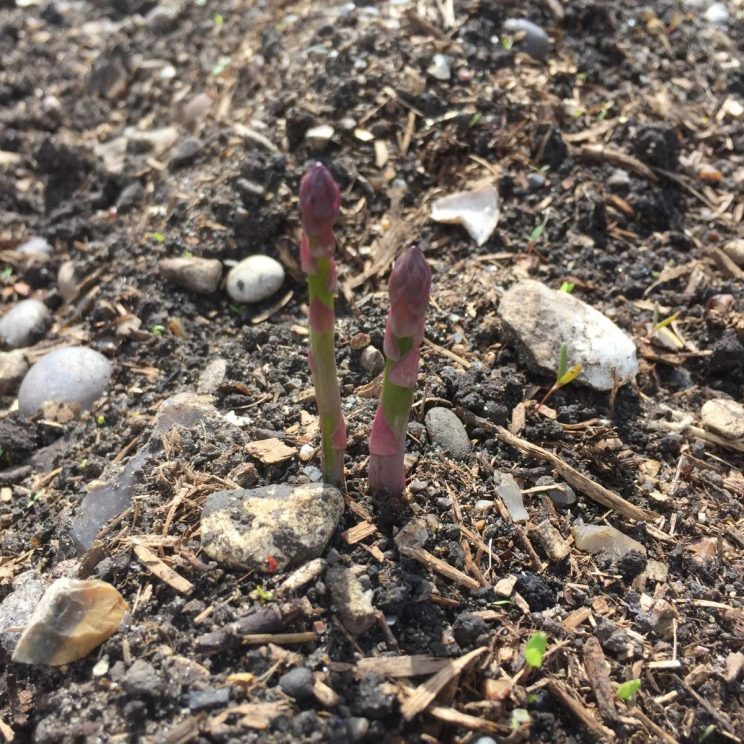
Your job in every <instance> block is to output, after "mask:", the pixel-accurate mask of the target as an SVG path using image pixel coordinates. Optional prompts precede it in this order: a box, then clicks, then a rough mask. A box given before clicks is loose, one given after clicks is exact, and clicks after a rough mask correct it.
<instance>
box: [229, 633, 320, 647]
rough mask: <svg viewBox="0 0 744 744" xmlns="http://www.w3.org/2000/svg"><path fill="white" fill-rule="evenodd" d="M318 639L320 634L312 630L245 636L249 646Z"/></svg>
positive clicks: (310, 641)
mask: <svg viewBox="0 0 744 744" xmlns="http://www.w3.org/2000/svg"><path fill="white" fill-rule="evenodd" d="M317 640H318V634H317V633H313V632H312V631H310V632H307V633H253V634H251V635H245V636H243V643H245V644H246V645H249V646H256V645H265V644H267V643H275V644H276V645H277V646H282V645H288V644H292V643H314V642H315V641H317Z"/></svg>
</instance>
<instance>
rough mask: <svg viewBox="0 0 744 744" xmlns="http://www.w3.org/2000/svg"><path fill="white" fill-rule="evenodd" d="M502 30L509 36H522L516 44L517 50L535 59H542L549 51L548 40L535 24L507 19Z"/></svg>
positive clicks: (516, 19)
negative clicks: (509, 34)
mask: <svg viewBox="0 0 744 744" xmlns="http://www.w3.org/2000/svg"><path fill="white" fill-rule="evenodd" d="M504 30H505V31H508V32H509V33H511V34H520V35H522V38H521V40H520V41H519V42H518V46H519V49H520V50H521V51H523V52H525V53H526V54H529V55H530V57H534V58H535V59H544V58H545V57H546V56H547V54H548V52H549V51H550V38H549V36H548V35H547V34H546V33H545V31H544V30H543V29H542V28H540V26H538V25H537V24H536V23H532V21H528V20H526V19H525V18H507V19H506V20H505V21H504Z"/></svg>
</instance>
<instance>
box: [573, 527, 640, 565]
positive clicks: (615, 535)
mask: <svg viewBox="0 0 744 744" xmlns="http://www.w3.org/2000/svg"><path fill="white" fill-rule="evenodd" d="M571 531H572V532H573V536H574V542H575V544H576V548H577V549H578V550H583V551H584V552H585V553H590V554H591V555H594V554H595V553H606V554H607V555H609V556H610V557H612V558H615V559H620V558H622V557H623V556H624V555H626V554H627V553H630V551H631V550H636V551H638V552H639V553H642V554H643V555H646V547H645V546H644V545H642V544H641V543H639V542H638V540H634V539H633V538H632V537H628V536H627V535H626V534H624V533H622V532H620V530H617V529H615V528H614V527H612V526H611V525H609V524H602V525H595V524H584V523H583V522H582V521H581V520H580V519H579V520H577V521H576V522H575V523H574V526H573V527H572V529H571Z"/></svg>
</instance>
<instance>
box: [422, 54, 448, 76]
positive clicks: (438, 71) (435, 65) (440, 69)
mask: <svg viewBox="0 0 744 744" xmlns="http://www.w3.org/2000/svg"><path fill="white" fill-rule="evenodd" d="M451 65H452V60H451V58H450V57H449V56H447V55H446V54H435V55H434V56H433V57H432V59H431V64H430V65H429V67H428V68H427V70H426V71H427V72H428V73H429V75H431V76H432V77H433V78H435V79H436V80H442V81H444V80H449V79H450V77H451V76H452V70H451Z"/></svg>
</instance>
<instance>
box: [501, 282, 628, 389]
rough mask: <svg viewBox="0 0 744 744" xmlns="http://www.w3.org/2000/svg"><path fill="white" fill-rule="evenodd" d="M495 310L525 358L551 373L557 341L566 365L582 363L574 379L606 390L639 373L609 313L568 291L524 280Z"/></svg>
mask: <svg viewBox="0 0 744 744" xmlns="http://www.w3.org/2000/svg"><path fill="white" fill-rule="evenodd" d="M499 313H500V315H501V318H502V320H503V322H504V327H505V329H506V330H507V332H508V333H509V334H510V335H511V336H512V337H513V338H514V339H515V340H516V342H517V345H518V347H519V350H520V351H521V352H524V354H525V356H526V357H527V361H528V363H530V364H531V365H533V366H535V367H537V368H539V369H540V370H541V371H542V372H545V373H546V374H548V375H555V374H556V372H557V370H558V359H559V354H560V349H561V344H563V343H566V344H567V345H568V365H569V367H573V366H574V365H576V364H581V366H582V370H581V374H580V375H579V377H578V378H577V381H578V382H582V383H584V384H586V385H590V386H591V387H593V388H595V389H596V390H611V389H612V386H613V382H614V381H615V380H617V382H618V383H624V382H628V381H630V380H632V379H633V378H634V377H635V376H636V374H637V373H638V359H637V358H636V349H635V344H634V343H633V341H632V340H631V339H630V338H629V337H628V336H626V335H625V333H623V331H621V330H620V329H619V328H618V327H617V326H616V325H615V324H614V323H613V322H612V321H611V320H610V319H609V318H607V317H605V316H604V315H602V313H600V312H599V311H598V310H595V309H594V308H593V307H591V306H590V305H587V304H586V303H585V302H582V301H581V300H579V299H578V298H577V297H574V296H573V295H571V294H569V293H568V292H561V291H560V290H554V289H549V288H548V287H546V286H545V285H544V284H541V283H540V282H537V281H533V280H528V281H524V282H520V283H519V284H515V285H514V286H513V287H511V288H510V289H509V290H508V291H507V292H506V293H505V294H504V297H503V298H502V300H501V305H500V306H499Z"/></svg>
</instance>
